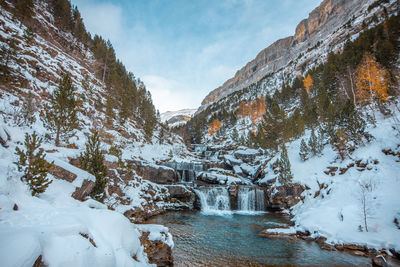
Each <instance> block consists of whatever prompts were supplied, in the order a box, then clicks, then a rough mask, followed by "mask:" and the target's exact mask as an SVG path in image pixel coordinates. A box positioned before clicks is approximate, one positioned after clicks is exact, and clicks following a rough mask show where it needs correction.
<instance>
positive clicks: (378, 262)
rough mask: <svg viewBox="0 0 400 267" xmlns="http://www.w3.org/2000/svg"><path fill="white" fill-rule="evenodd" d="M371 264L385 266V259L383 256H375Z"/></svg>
mask: <svg viewBox="0 0 400 267" xmlns="http://www.w3.org/2000/svg"><path fill="white" fill-rule="evenodd" d="M372 266H374V267H387V266H388V265H387V263H386V260H385V258H384V257H383V256H380V255H379V256H377V257H375V258H373V259H372Z"/></svg>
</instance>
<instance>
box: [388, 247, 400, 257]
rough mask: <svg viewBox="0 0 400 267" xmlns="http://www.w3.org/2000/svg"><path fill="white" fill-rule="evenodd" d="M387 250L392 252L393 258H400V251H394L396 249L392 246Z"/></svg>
mask: <svg viewBox="0 0 400 267" xmlns="http://www.w3.org/2000/svg"><path fill="white" fill-rule="evenodd" d="M389 251H390V253H392V254H393V256H394V257H395V258H397V259H398V260H400V251H396V250H395V249H393V248H391V249H389Z"/></svg>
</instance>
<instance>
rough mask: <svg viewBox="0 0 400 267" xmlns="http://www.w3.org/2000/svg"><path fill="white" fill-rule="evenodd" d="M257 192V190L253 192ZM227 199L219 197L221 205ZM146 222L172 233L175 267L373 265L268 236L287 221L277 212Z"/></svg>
mask: <svg viewBox="0 0 400 267" xmlns="http://www.w3.org/2000/svg"><path fill="white" fill-rule="evenodd" d="M255 194H256V192H255ZM224 201H225V200H221V201H220V202H218V203H220V205H221V207H222V206H224V205H225V204H224V203H225V202H224ZM148 223H155V224H163V225H165V226H167V227H168V228H169V230H170V232H171V233H172V235H173V237H174V242H175V247H174V249H173V256H174V260H175V266H178V267H179V266H271V265H273V266H276V265H279V266H282V265H284V266H288V265H289V266H369V265H370V259H368V258H363V257H357V256H352V255H350V254H347V253H340V252H329V251H325V250H321V249H320V248H319V247H318V245H317V244H315V243H313V242H311V243H308V242H305V241H302V240H292V239H289V238H284V239H268V238H264V237H261V236H259V235H258V234H259V233H260V232H261V231H262V230H264V229H266V228H274V227H282V226H285V225H287V223H288V218H286V217H285V216H284V215H281V214H277V213H262V214H260V213H259V214H258V215H244V214H241V213H230V214H229V215H224V216H221V215H219V216H216V215H206V214H205V213H201V212H171V213H166V214H164V215H160V216H157V217H154V218H152V219H151V220H150V221H148Z"/></svg>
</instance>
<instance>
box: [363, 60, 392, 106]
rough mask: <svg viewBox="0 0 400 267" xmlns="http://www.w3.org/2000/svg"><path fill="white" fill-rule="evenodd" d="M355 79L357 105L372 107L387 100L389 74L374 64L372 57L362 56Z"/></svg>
mask: <svg viewBox="0 0 400 267" xmlns="http://www.w3.org/2000/svg"><path fill="white" fill-rule="evenodd" d="M356 77H357V79H356V86H357V93H356V96H357V98H358V99H359V100H360V101H358V102H359V103H364V104H370V105H373V104H375V103H376V102H383V101H386V100H387V99H388V96H389V95H388V92H387V91H388V87H389V72H388V71H387V70H386V69H385V68H384V67H382V66H380V65H379V64H378V63H377V62H376V60H375V57H374V56H372V55H371V54H369V53H366V54H365V55H364V57H363V60H362V61H361V63H360V65H359V66H358V67H357V69H356Z"/></svg>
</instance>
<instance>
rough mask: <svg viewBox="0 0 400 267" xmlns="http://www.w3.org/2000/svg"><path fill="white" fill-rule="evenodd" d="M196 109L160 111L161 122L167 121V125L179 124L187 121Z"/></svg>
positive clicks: (174, 125)
mask: <svg viewBox="0 0 400 267" xmlns="http://www.w3.org/2000/svg"><path fill="white" fill-rule="evenodd" d="M196 111H197V109H182V110H178V111H167V112H164V113H161V122H167V123H168V126H169V127H172V128H173V127H176V126H181V125H183V124H185V123H186V122H188V121H189V120H190V119H191V118H192V116H193V114H194V113H195V112H196Z"/></svg>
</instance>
